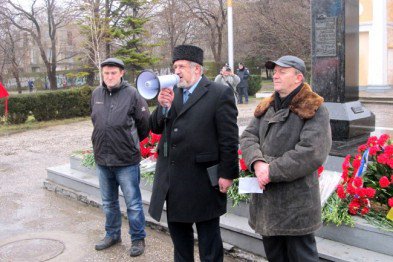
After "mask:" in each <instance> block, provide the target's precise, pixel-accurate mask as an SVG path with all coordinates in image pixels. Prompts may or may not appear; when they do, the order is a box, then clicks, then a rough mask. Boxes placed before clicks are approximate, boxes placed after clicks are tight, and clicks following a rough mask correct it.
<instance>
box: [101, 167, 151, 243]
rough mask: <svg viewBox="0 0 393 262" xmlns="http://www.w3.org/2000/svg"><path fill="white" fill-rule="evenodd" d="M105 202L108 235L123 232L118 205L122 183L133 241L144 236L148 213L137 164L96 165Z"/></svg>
mask: <svg viewBox="0 0 393 262" xmlns="http://www.w3.org/2000/svg"><path fill="white" fill-rule="evenodd" d="M97 171H98V177H99V183H100V191H101V198H102V206H103V210H104V213H105V216H106V221H105V231H106V236H108V237H112V238H115V239H117V238H119V237H120V236H121V219H122V218H121V212H120V205H119V185H120V188H121V191H122V192H123V196H124V200H125V202H126V206H127V218H128V224H129V227H130V231H129V234H130V235H131V241H134V240H139V239H144V238H145V237H146V232H145V215H144V213H143V207H142V197H141V190H140V188H139V181H140V170H139V164H138V165H131V166H121V167H108V166H100V165H97Z"/></svg>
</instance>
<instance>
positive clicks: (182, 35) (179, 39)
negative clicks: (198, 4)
mask: <svg viewBox="0 0 393 262" xmlns="http://www.w3.org/2000/svg"><path fill="white" fill-rule="evenodd" d="M157 9H158V11H157V12H156V14H155V15H154V16H152V17H151V20H150V22H149V26H150V29H149V31H150V32H152V34H154V36H155V38H157V39H160V40H161V41H163V44H162V46H161V48H163V49H164V51H163V55H164V56H165V57H172V55H173V54H172V52H173V48H174V47H175V46H177V45H180V44H186V43H192V42H194V41H195V40H196V38H197V30H196V28H197V27H196V26H195V25H196V24H197V23H199V21H198V20H197V19H196V18H195V16H193V15H192V14H191V13H189V12H187V11H188V8H187V7H186V6H185V5H184V4H183V3H182V2H179V1H176V0H164V1H160V4H159V5H158V6H157ZM168 50H170V52H169V53H168Z"/></svg>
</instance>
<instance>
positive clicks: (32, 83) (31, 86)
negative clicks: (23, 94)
mask: <svg viewBox="0 0 393 262" xmlns="http://www.w3.org/2000/svg"><path fill="white" fill-rule="evenodd" d="M27 85H28V86H29V92H30V93H31V92H33V89H34V81H33V80H31V79H30V80H29V81H27Z"/></svg>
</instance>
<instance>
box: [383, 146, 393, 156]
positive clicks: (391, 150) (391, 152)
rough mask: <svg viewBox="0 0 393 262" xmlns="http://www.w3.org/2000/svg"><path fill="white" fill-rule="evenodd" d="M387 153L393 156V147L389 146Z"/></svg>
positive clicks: (386, 149)
mask: <svg viewBox="0 0 393 262" xmlns="http://www.w3.org/2000/svg"><path fill="white" fill-rule="evenodd" d="M385 153H386V154H388V155H390V156H391V155H393V145H388V146H386V147H385Z"/></svg>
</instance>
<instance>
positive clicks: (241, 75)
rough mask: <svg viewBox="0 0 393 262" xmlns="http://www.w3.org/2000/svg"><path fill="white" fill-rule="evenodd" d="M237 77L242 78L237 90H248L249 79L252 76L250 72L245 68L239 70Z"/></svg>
mask: <svg viewBox="0 0 393 262" xmlns="http://www.w3.org/2000/svg"><path fill="white" fill-rule="evenodd" d="M236 74H237V76H238V77H239V78H240V83H239V84H238V85H237V88H243V87H246V88H248V78H249V76H250V72H249V71H248V68H246V67H243V69H242V70H240V69H238V70H237V72H236Z"/></svg>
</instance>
